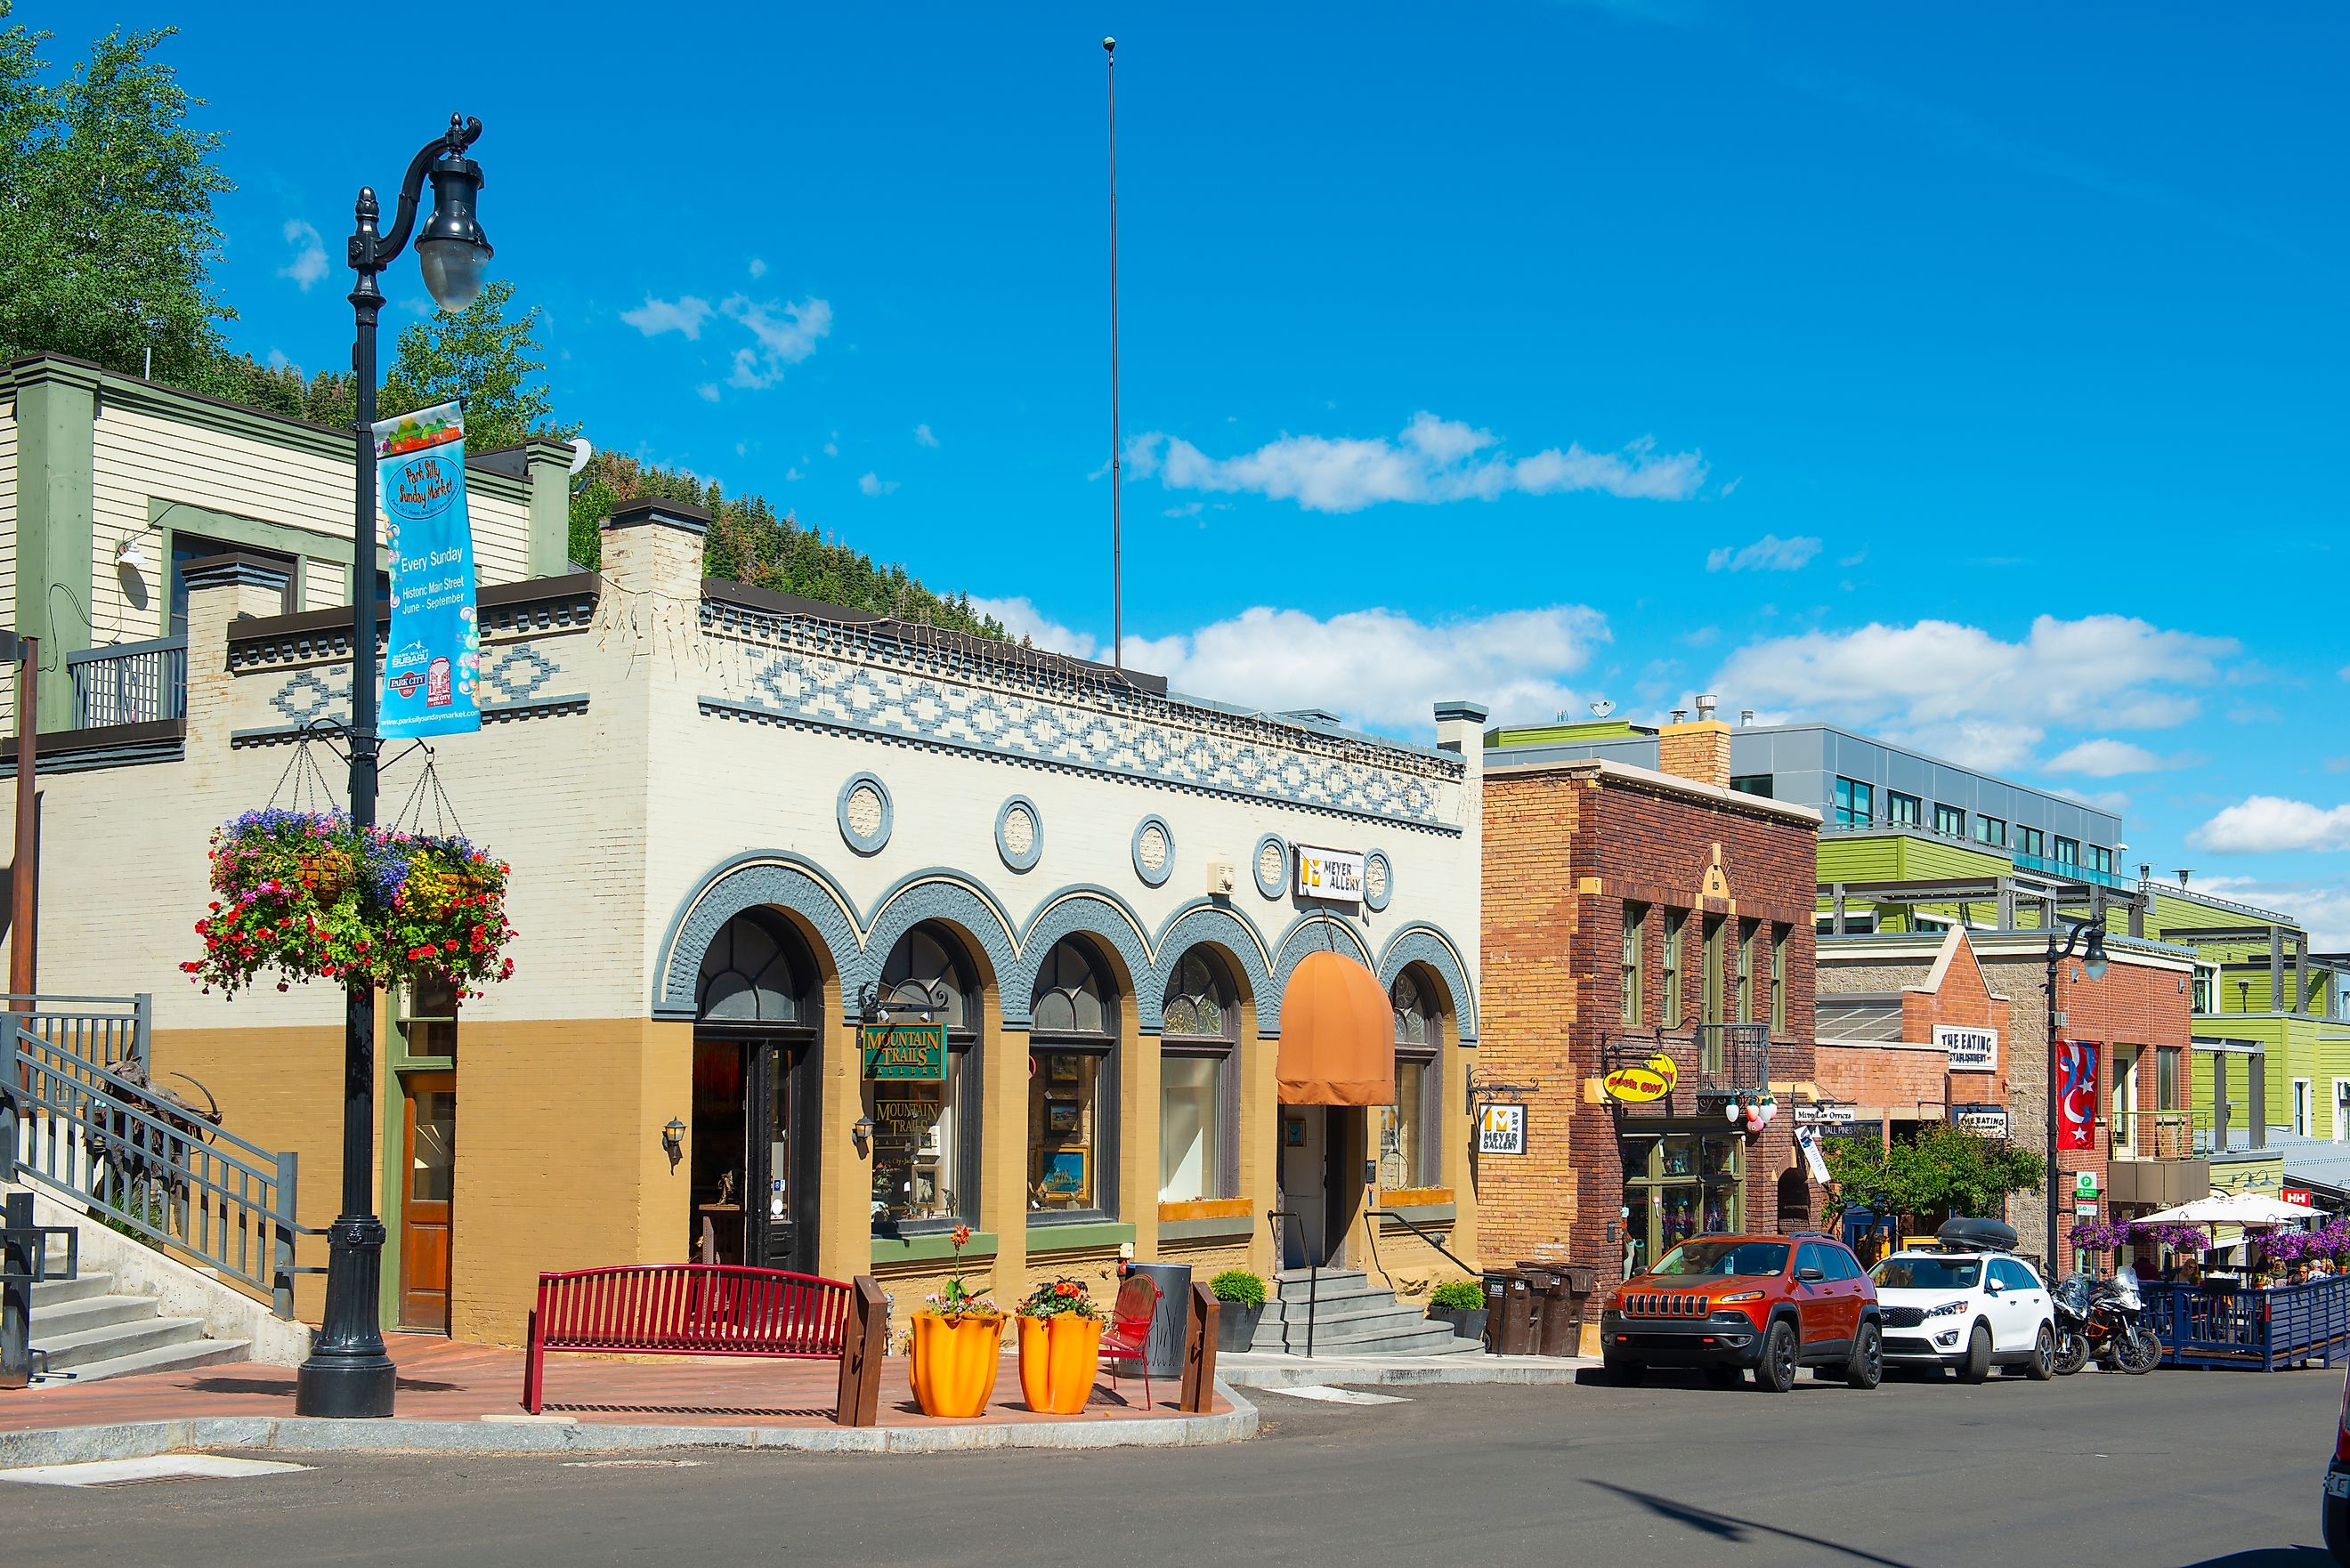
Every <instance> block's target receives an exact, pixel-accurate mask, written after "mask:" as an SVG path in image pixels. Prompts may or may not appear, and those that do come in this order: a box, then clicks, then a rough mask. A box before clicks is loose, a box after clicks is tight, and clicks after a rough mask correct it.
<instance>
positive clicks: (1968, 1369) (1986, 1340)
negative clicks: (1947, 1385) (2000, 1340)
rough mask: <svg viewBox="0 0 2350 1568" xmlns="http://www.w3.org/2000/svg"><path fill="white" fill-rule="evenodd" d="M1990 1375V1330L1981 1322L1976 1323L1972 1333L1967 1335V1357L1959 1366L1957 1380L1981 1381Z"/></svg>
mask: <svg viewBox="0 0 2350 1568" xmlns="http://www.w3.org/2000/svg"><path fill="white" fill-rule="evenodd" d="M1989 1376H1991V1330H1990V1328H1989V1327H1987V1326H1986V1325H1984V1324H1975V1331H1974V1333H1972V1334H1969V1335H1968V1336H1967V1359H1966V1362H1965V1364H1964V1365H1963V1366H1960V1368H1959V1381H1960V1382H1961V1383H1981V1381H1982V1380H1983V1379H1985V1378H1987V1377H1989Z"/></svg>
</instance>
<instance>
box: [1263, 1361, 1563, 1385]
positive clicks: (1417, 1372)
mask: <svg viewBox="0 0 2350 1568" xmlns="http://www.w3.org/2000/svg"><path fill="white" fill-rule="evenodd" d="M1452 1359H1453V1358H1451V1357H1448V1358H1446V1360H1447V1362H1449V1361H1451V1360H1452ZM1458 1359H1459V1360H1460V1361H1462V1362H1466V1363H1468V1365H1466V1366H1452V1365H1447V1364H1445V1363H1444V1362H1437V1363H1429V1362H1422V1363H1418V1364H1413V1365H1406V1366H1393V1365H1388V1364H1385V1363H1381V1362H1377V1361H1322V1360H1313V1361H1307V1360H1304V1359H1300V1360H1298V1361H1296V1362H1293V1363H1289V1364H1286V1365H1282V1366H1225V1367H1223V1368H1222V1369H1221V1370H1222V1379H1223V1381H1226V1382H1229V1383H1231V1384H1232V1385H1234V1386H1238V1387H1242V1388H1274V1389H1280V1388H1301V1387H1306V1386H1312V1385H1315V1384H1321V1383H1336V1384H1344V1385H1346V1386H1348V1387H1366V1386H1409V1385H1419V1386H1429V1385H1433V1384H1453V1385H1470V1384H1511V1385H1517V1386H1562V1385H1572V1384H1574V1383H1575V1381H1576V1379H1577V1375H1578V1374H1579V1373H1582V1372H1585V1371H1588V1370H1595V1369H1596V1368H1597V1366H1599V1363H1598V1362H1596V1361H1583V1360H1580V1359H1578V1360H1575V1361H1553V1362H1548V1363H1545V1364H1544V1365H1542V1366H1528V1365H1523V1364H1521V1365H1517V1366H1512V1365H1510V1364H1508V1363H1506V1362H1497V1361H1494V1360H1491V1359H1486V1360H1482V1361H1481V1360H1476V1359H1472V1358H1471V1357H1469V1356H1461V1357H1459V1358H1458Z"/></svg>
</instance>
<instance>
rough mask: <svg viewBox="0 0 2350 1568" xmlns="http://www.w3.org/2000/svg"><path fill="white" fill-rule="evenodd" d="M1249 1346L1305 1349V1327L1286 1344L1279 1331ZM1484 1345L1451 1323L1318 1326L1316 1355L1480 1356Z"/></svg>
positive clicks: (1274, 1349) (1269, 1349)
mask: <svg viewBox="0 0 2350 1568" xmlns="http://www.w3.org/2000/svg"><path fill="white" fill-rule="evenodd" d="M1249 1348H1250V1349H1251V1350H1252V1351H1258V1352H1277V1351H1284V1350H1285V1351H1290V1352H1293V1353H1295V1352H1299V1351H1303V1350H1304V1349H1305V1330H1304V1328H1303V1327H1302V1326H1301V1327H1300V1328H1298V1329H1297V1330H1295V1332H1293V1333H1292V1334H1290V1336H1289V1339H1288V1342H1287V1343H1286V1344H1284V1343H1283V1341H1282V1339H1281V1337H1280V1335H1278V1334H1274V1335H1272V1336H1269V1337H1268V1336H1267V1335H1264V1334H1259V1335H1258V1336H1257V1337H1256V1338H1255V1339H1254V1340H1253V1341H1251V1342H1250V1345H1249ZM1482 1348H1483V1346H1482V1345H1481V1344H1480V1342H1478V1341H1476V1340H1473V1339H1462V1338H1461V1337H1460V1336H1459V1335H1458V1334H1454V1333H1453V1332H1452V1330H1451V1326H1450V1325H1449V1324H1434V1325H1430V1324H1426V1323H1425V1321H1424V1320H1423V1321H1406V1322H1404V1323H1401V1324H1379V1325H1378V1326H1377V1327H1374V1328H1368V1329H1362V1330H1350V1331H1348V1332H1345V1333H1338V1334H1331V1333H1325V1332H1324V1331H1322V1330H1321V1329H1320V1328H1318V1327H1317V1328H1316V1329H1315V1334H1314V1354H1315V1355H1336V1356H1349V1355H1422V1356H1425V1355H1476V1354H1478V1353H1479V1352H1480V1351H1482Z"/></svg>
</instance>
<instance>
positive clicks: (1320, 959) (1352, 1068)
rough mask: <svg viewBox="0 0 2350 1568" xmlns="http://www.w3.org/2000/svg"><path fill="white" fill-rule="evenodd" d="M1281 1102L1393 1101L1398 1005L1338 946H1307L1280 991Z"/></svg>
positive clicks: (1350, 1103)
mask: <svg viewBox="0 0 2350 1568" xmlns="http://www.w3.org/2000/svg"><path fill="white" fill-rule="evenodd" d="M1279 1074H1280V1081H1281V1103H1282V1104H1283V1105H1284V1106H1387V1105H1393V1104H1394V1103H1395V1094H1396V1088H1395V1012H1394V1010H1393V1009H1392V1008H1391V1007H1389V1006H1388V993H1387V991H1386V989H1385V988H1384V987H1382V986H1381V985H1380V984H1379V981H1378V976H1376V975H1374V974H1373V973H1371V971H1369V970H1367V969H1365V968H1364V967H1363V966H1362V965H1361V964H1360V963H1357V961H1355V960H1353V959H1350V958H1346V957H1342V956H1341V955H1339V954H1337V953H1335V952H1318V953H1308V954H1306V955H1305V958H1304V959H1303V960H1301V961H1299V963H1298V965H1297V967H1296V969H1295V970H1293V971H1290V976H1289V986H1288V989H1286V990H1285V991H1284V992H1282V993H1281V1065H1280V1069H1279Z"/></svg>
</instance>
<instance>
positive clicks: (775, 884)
mask: <svg viewBox="0 0 2350 1568" xmlns="http://www.w3.org/2000/svg"><path fill="white" fill-rule="evenodd" d="M768 904H772V905H774V906H775V907H776V908H779V909H789V910H791V911H792V912H794V913H795V914H797V915H799V916H800V917H801V918H802V919H805V920H806V921H807V923H808V925H809V926H810V927H811V928H812V929H814V930H815V932H816V943H817V945H818V946H819V947H821V948H822V949H823V950H824V951H823V955H822V956H823V957H824V958H825V959H826V960H827V961H829V962H830V964H831V966H832V969H833V972H834V973H836V974H837V975H838V976H839V977H840V987H841V992H842V994H843V995H844V996H845V997H847V998H850V999H854V997H855V996H856V993H857V991H858V987H859V986H860V985H861V984H862V983H863V979H864V967H865V950H864V945H863V944H862V943H861V942H859V941H858V936H857V924H856V919H855V916H854V914H853V911H854V909H855V908H856V906H855V905H853V904H852V903H850V902H849V898H848V895H847V893H845V892H843V891H842V890H841V887H840V884H839V883H837V882H835V881H834V880H833V879H832V878H831V877H829V876H827V875H826V873H825V871H824V869H823V868H822V867H819V866H816V864H815V863H813V862H811V861H806V860H803V859H801V858H800V857H798V856H795V855H793V854H790V853H788V852H787V851H785V850H780V849H767V850H753V851H751V852H749V853H747V854H743V855H737V856H735V857H733V858H731V859H728V860H724V861H722V862H720V863H719V865H718V867H716V868H715V869H714V870H712V872H711V873H710V874H709V875H708V876H706V877H703V878H702V881H701V882H700V884H698V885H697V886H696V887H695V888H694V889H693V891H692V892H691V893H689V894H687V895H686V897H685V898H684V899H683V901H681V903H680V904H679V905H678V907H677V912H676V913H675V914H673V915H671V917H670V922H669V930H668V931H667V933H666V934H664V935H663V937H662V938H661V946H660V957H659V961H657V963H656V964H655V966H654V971H653V1009H652V1015H653V1016H654V1017H655V1018H666V1019H676V1018H691V1017H692V1016H693V1014H694V994H693V992H694V986H695V984H696V982H697V981H699V980H700V979H701V976H702V955H703V954H704V953H706V952H708V951H709V950H710V944H711V941H712V940H713V939H714V938H715V937H716V936H717V935H718V931H719V928H720V927H722V926H723V925H725V923H726V922H727V921H729V920H731V919H733V918H734V917H735V916H736V915H739V914H741V913H742V912H743V910H745V909H754V908H756V907H758V906H760V905H768Z"/></svg>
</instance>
